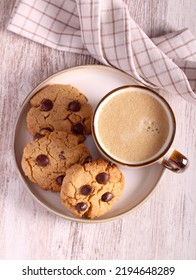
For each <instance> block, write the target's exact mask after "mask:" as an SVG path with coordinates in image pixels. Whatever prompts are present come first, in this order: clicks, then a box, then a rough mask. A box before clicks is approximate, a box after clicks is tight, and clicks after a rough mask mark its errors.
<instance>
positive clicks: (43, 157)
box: [36, 155, 49, 166]
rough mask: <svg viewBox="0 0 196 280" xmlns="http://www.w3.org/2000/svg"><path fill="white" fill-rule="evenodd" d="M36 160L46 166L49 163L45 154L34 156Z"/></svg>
mask: <svg viewBox="0 0 196 280" xmlns="http://www.w3.org/2000/svg"><path fill="white" fill-rule="evenodd" d="M36 162H37V164H38V165H40V166H46V165H48V164H49V158H48V157H47V156H46V155H39V156H37V158H36Z"/></svg>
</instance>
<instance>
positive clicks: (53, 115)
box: [26, 84, 92, 142]
mask: <svg viewBox="0 0 196 280" xmlns="http://www.w3.org/2000/svg"><path fill="white" fill-rule="evenodd" d="M30 105H31V108H30V110H29V112H28V114H27V118H26V122H27V129H28V131H29V132H30V134H32V135H37V134H41V135H45V134H46V133H45V132H46V131H49V132H51V131H54V130H58V131H66V132H67V133H71V134H74V135H76V136H77V137H78V138H79V142H83V141H84V140H85V134H90V133H91V117H92V108H91V105H90V104H89V103H88V100H87V98H86V97H85V96H84V94H82V93H81V92H80V91H79V90H78V89H76V88H75V87H73V86H71V85H63V84H53V85H48V86H46V87H44V88H43V89H41V90H40V91H39V92H37V93H36V94H35V95H34V96H33V97H32V98H31V100H30Z"/></svg>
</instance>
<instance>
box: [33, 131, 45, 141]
mask: <svg viewBox="0 0 196 280" xmlns="http://www.w3.org/2000/svg"><path fill="white" fill-rule="evenodd" d="M42 137H44V135H43V134H40V133H36V134H35V135H34V136H33V140H36V139H40V138H42Z"/></svg>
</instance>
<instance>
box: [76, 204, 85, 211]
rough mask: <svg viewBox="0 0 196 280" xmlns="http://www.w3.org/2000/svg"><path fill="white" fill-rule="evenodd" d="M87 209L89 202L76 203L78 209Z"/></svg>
mask: <svg viewBox="0 0 196 280" xmlns="http://www.w3.org/2000/svg"><path fill="white" fill-rule="evenodd" d="M86 209H87V204H86V203H85V202H79V203H77V204H76V210H78V211H85V210H86Z"/></svg>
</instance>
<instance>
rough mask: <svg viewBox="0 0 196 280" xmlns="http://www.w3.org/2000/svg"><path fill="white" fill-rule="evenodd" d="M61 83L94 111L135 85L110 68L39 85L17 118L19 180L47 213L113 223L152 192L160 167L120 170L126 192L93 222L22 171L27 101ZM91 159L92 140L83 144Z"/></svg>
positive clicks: (91, 68) (70, 72) (89, 68)
mask: <svg viewBox="0 0 196 280" xmlns="http://www.w3.org/2000/svg"><path fill="white" fill-rule="evenodd" d="M54 83H62V84H71V85H73V86H74V87H76V88H78V89H79V90H80V91H81V92H83V93H84V94H85V95H86V97H87V98H88V100H89V102H90V104H91V105H92V107H93V108H95V106H96V105H97V103H98V102H99V100H100V99H101V98H102V97H103V96H104V95H105V94H106V93H108V92H109V91H111V90H112V89H114V88H116V87H119V86H123V85H134V84H138V83H137V82H136V81H135V80H133V79H132V78H131V77H130V76H129V75H127V74H125V73H124V72H121V71H119V70H116V69H114V68H111V67H107V66H102V65H85V66H78V67H73V68H70V69H67V70H64V71H61V72H58V73H56V74H54V75H53V76H51V77H49V78H48V79H46V80H45V81H43V82H42V83H41V84H40V85H38V86H37V87H36V88H35V89H34V90H33V91H32V92H31V93H30V94H29V96H28V97H27V98H26V99H25V100H24V102H23V104H22V108H21V111H20V113H19V115H18V118H17V121H16V126H15V131H14V158H15V163H16V166H17V169H18V171H19V174H20V177H21V179H22V181H23V182H24V184H25V186H26V188H27V189H28V190H29V192H30V193H31V195H33V197H34V198H35V199H36V200H37V201H38V202H39V203H41V205H43V206H44V207H45V208H47V209H48V210H49V211H51V212H53V213H55V214H56V215H59V216H61V217H64V218H66V219H69V220H74V221H79V222H103V221H109V220H111V219H115V218H117V217H119V216H121V215H124V214H125V213H128V212H131V211H132V210H133V209H135V208H136V207H138V206H139V205H141V204H142V203H143V202H144V201H145V200H146V199H147V198H148V197H149V195H150V194H151V193H152V191H153V190H154V189H155V187H156V185H157V183H158V182H159V181H160V178H161V177H162V175H163V174H164V170H165V169H164V168H163V167H162V166H161V165H160V164H153V165H151V166H148V167H145V168H139V169H131V170H130V169H127V168H126V169H125V168H120V169H121V171H122V172H123V174H124V176H125V188H124V192H123V195H122V196H121V198H120V200H119V201H118V202H117V203H116V204H115V205H114V206H113V208H112V209H111V210H110V211H109V212H108V213H107V214H105V215H104V216H101V217H100V218H97V219H94V220H88V219H84V218H78V217H75V216H74V215H73V214H71V213H70V212H69V211H68V210H66V209H65V208H63V206H62V205H61V203H60V196H59V193H52V192H50V191H44V190H42V189H41V188H40V187H38V186H37V185H35V184H33V183H31V182H30V181H29V180H28V178H27V177H26V176H25V175H24V173H23V171H22V169H21V159H22V154H23V149H24V147H25V145H26V143H27V142H29V141H31V140H32V136H31V135H30V134H29V133H28V131H27V127H26V115H27V112H28V110H29V108H30V106H29V100H30V99H31V97H32V96H33V95H34V94H35V93H36V92H37V91H38V90H39V89H40V88H42V87H43V86H46V85H49V84H54ZM85 143H86V145H87V146H88V148H89V150H90V152H91V154H92V156H93V158H97V157H100V155H99V152H98V151H97V148H96V146H95V144H94V142H93V140H92V137H91V136H88V137H87V140H86V141H85Z"/></svg>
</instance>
